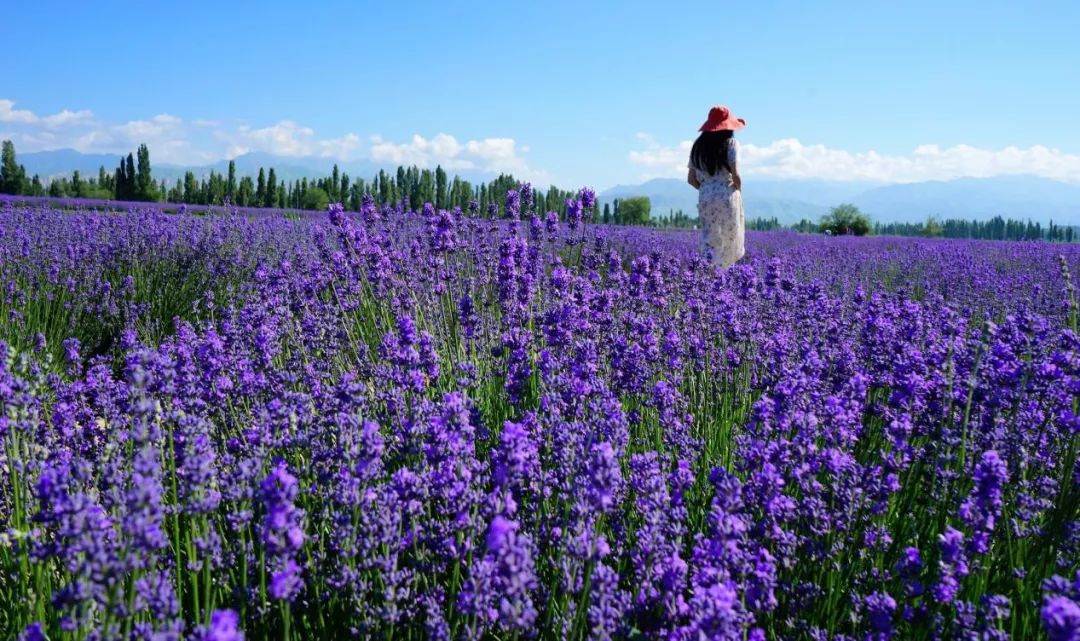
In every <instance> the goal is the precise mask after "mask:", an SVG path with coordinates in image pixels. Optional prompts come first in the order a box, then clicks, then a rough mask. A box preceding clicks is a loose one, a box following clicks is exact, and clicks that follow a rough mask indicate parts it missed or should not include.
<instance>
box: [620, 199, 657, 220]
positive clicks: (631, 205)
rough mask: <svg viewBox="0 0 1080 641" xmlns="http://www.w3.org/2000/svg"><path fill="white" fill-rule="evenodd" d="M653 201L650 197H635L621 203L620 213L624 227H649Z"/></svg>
mask: <svg viewBox="0 0 1080 641" xmlns="http://www.w3.org/2000/svg"><path fill="white" fill-rule="evenodd" d="M651 211H652V201H650V200H649V197H648V196H634V197H632V198H623V199H622V200H620V201H619V213H620V215H621V216H622V224H624V225H648V224H649V214H650V212H651Z"/></svg>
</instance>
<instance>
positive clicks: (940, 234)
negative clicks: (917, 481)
mask: <svg viewBox="0 0 1080 641" xmlns="http://www.w3.org/2000/svg"><path fill="white" fill-rule="evenodd" d="M874 233H875V234H889V235H892V236H925V237H928V238H976V239H982V240H1045V241H1050V242H1062V243H1071V242H1073V241H1074V240H1080V238H1078V237H1077V230H1076V228H1075V227H1073V226H1071V225H1065V226H1062V225H1056V224H1054V221H1050V224H1049V225H1048V226H1046V227H1043V226H1042V223H1040V222H1037V221H1032V220H1030V219H1029V220H1027V221H1023V220H1015V219H1012V218H1003V217H1001V216H994V217H993V218H991V219H990V220H985V221H982V220H959V219H955V218H950V219H946V220H940V219H938V218H937V217H936V216H931V217H929V218H927V219H926V222H923V223H888V224H880V223H878V224H875V225H874Z"/></svg>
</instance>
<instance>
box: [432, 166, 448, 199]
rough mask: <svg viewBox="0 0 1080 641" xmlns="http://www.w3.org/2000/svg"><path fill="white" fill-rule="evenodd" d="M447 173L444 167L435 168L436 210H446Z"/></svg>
mask: <svg viewBox="0 0 1080 641" xmlns="http://www.w3.org/2000/svg"><path fill="white" fill-rule="evenodd" d="M446 196H447V194H446V171H445V170H443V168H442V165H436V166H435V208H436V209H446V207H447V204H446Z"/></svg>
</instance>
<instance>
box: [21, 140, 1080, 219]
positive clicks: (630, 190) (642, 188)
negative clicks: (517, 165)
mask: <svg viewBox="0 0 1080 641" xmlns="http://www.w3.org/2000/svg"><path fill="white" fill-rule="evenodd" d="M119 160H120V155H119V154H84V153H81V152H78V151H74V150H72V149H60V150H53V151H39V152H30V153H20V154H19V155H18V161H19V163H20V164H23V165H25V167H26V170H27V172H28V173H29V174H31V175H33V174H38V175H40V176H41V177H42V178H46V179H47V178H52V177H57V176H70V175H71V172H72V171H74V170H76V169H78V170H79V172H80V173H82V174H83V176H85V177H88V178H89V177H93V176H96V175H97V172H98V168H99V167H102V166H103V167H105V169H106V171H109V172H112V171H113V169H115V167H116V165H117V163H118V162H119ZM234 160H235V162H236V171H237V174H238V175H240V176H244V175H252V176H253V175H255V174H257V173H258V171H259V168H260V167H264V168H269V167H273V168H274V172H275V174H276V175H277V177H278V179H279V180H282V181H290V182H291V181H293V180H299V179H301V178H309V179H310V178H318V177H323V176H326V175H328V174H329V173H330V171H331V168H332V167H333V165H334V163H335V161H334V160H332V159H328V158H319V157H315V156H309V157H291V156H290V157H287V156H277V155H274V154H267V153H259V152H254V153H248V154H243V155H241V156H237V157H236V158H235V159H234ZM337 165H338V167H339V169H340V170H341V171H342V172H345V173H348V174H349V175H350V176H353V177H362V178H365V179H370V178H371V177H372V176H374V175H375V174H376V173H378V171H379V170H380V169H386V170H387V171H391V170H393V169H395V167H390V166H387V165H385V164H383V163H379V162H376V161H373V160H370V159H362V160H354V161H347V162H338V163H337ZM211 170H213V171H216V172H218V173H221V174H224V173H226V172H227V171H228V161H225V160H222V161H218V162H215V163H212V164H208V165H199V166H184V165H172V164H166V163H154V164H153V171H154V177H155V178H156V179H158V180H161V179H164V180H165V181H166V182H168V183H169V184H172V183H173V182H175V181H176V179H177V178H182V177H183V176H184V174H185V173H186V172H188V171H191V172H193V173H194V174H195V175H196V177H199V178H202V177H205V176H207V175H209V173H210V171H211ZM451 173H457V174H458V175H459V176H461V177H462V178H464V179H466V180H470V181H472V182H474V183H476V182H479V181H486V180H491V179H492V178H494V177H495V175H494V174H492V173H490V172H483V171H479V170H471V171H470V170H464V171H457V170H455V171H452V172H451ZM598 196H599V200H600V201H601V202H602V203H610V202H611V201H612V200H614V199H615V198H625V197H628V196H648V197H649V198H650V200H651V201H652V211H653V215H654V216H663V215H667V214H668V213H669V212H670V211H676V210H680V209H681V210H682V211H683V212H684V213H686V214H688V215H690V216H691V217H693V216H695V215H696V214H697V192H696V191H694V189H693V188H691V187H690V186H689V185H687V184H686V181H684V180H680V179H674V178H657V179H653V180H649V181H647V182H644V183H641V184H634V185H618V186H615V187H612V188H610V189H607V190H604V191H602V192H600V194H599V195H598ZM743 199H744V204H745V208H746V216H747V217H748V218H777V219H778V220H779V221H780V222H781V223H782V224H785V225H787V224H792V223H796V222H798V221H799V220H801V219H803V218H806V219H810V220H817V219H819V218H820V217H821V216H823V215H825V214H826V213H828V212H829V209H830V208H832V207H834V206H836V205H838V204H840V203H845V202H849V203H852V204H854V205H856V206H858V207H859V208H860V209H861V210H862V211H864V212H866V213H867V214H869V215H870V216H871V217H872V218H873V219H874V220H876V221H879V222H922V221H925V220H926V218H927V216H930V215H936V216H938V217H939V218H942V219H944V218H962V219H969V220H972V219H973V220H986V219H988V218H991V217H993V216H997V215H1000V216H1003V217H1006V218H1018V219H1023V220H1026V219H1031V220H1034V221H1038V222H1041V223H1043V224H1046V223H1048V222H1050V221H1051V220H1053V221H1054V222H1055V223H1058V224H1073V225H1075V224H1080V184H1074V183H1067V182H1062V181H1057V180H1052V179H1049V178H1042V177H1038V176H1023V175H1009V176H996V177H992V178H957V179H955V180H947V181H926V182H915V183H894V184H885V183H872V182H864V181H825V180H780V179H758V178H754V177H752V176H751V177H748V178H746V179H745V180H744V181H743Z"/></svg>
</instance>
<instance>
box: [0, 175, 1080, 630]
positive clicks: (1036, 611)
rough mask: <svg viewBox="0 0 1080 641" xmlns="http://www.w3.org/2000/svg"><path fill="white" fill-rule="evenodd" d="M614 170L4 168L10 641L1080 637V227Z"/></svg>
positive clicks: (2, 504)
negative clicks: (92, 197)
mask: <svg viewBox="0 0 1080 641" xmlns="http://www.w3.org/2000/svg"><path fill="white" fill-rule="evenodd" d="M594 201H595V197H594V196H593V195H592V192H590V191H588V190H583V191H582V192H581V194H580V195H579V198H578V200H577V201H576V202H573V203H571V206H570V207H569V217H568V218H569V219H568V220H563V221H560V220H559V219H558V217H557V216H547V215H545V214H544V213H543V212H534V211H533V207H532V199H531V195H530V191H529V189H528V188H527V186H523V188H522V189H521V190H520V192H511V193H510V194H508V196H507V203H506V206H505V210H506V216H504V217H503V219H502V220H498V221H493V220H489V219H485V218H482V217H479V216H478V213H479V212H476V211H466V212H462V211H460V210H455V211H450V212H446V211H435V210H434V209H432V208H430V207H427V208H425V209H424V210H423V211H419V212H407V211H401V210H400V209H395V208H392V207H387V206H381V207H380V206H377V205H375V204H374V203H372V202H370V201H367V202H365V204H364V206H363V207H362V210H361V211H359V212H346V211H343V210H342V209H341V208H340V207H337V206H331V208H330V211H329V212H322V213H319V212H315V213H308V214H304V215H285V214H284V213H283V212H278V213H274V214H262V215H258V216H255V215H248V214H246V213H244V212H235V213H229V212H227V211H226V212H217V213H209V214H205V215H195V214H193V213H190V212H184V213H163V212H161V211H155V210H154V209H152V208H143V209H140V208H135V207H132V208H129V209H127V208H126V209H122V210H109V209H108V208H106V207H104V206H102V205H100V204H97V205H94V208H90V207H89V206H82V207H80V206H75V207H74V208H68V209H64V210H61V209H57V208H54V207H55V204H51V203H49V202H40V203H12V202H8V203H3V202H0V286H2V288H3V292H2V297H0V354H2V356H3V357H2V358H0V410H2V411H0V439H2V442H3V449H2V450H0V638H3V639H9V638H21V639H33V640H38V639H52V640H74V639H155V640H157V639H160V640H167V639H197V640H206V641H211V640H213V641H226V640H229V641H233V640H238V639H242V638H246V639H248V640H255V639H274V640H277V639H328V640H329V639H350V638H379V639H500V640H501V639H574V640H576V639H671V640H674V641H684V640H685V641H690V640H699V639H710V640H711V639H716V640H732V641H735V640H738V641H751V640H752V641H763V640H770V641H771V640H780V639H791V640H796V639H799V640H802V639H805V640H812V641H848V640H868V641H869V640H873V641H879V640H887V639H917V640H919V639H965V640H967V639H978V640H1002V639H1017V640H1023V639H1050V640H1052V641H1065V640H1069V641H1076V640H1077V639H1080V462H1078V461H1080V416H1078V414H1080V404H1078V401H1080V336H1078V334H1077V323H1078V313H1080V312H1078V309H1077V302H1076V297H1075V293H1074V287H1073V283H1072V281H1071V276H1070V274H1074V275H1075V274H1080V247H1078V246H1076V245H1060V244H1051V243H1004V242H978V241H942V240H919V239H898V238H888V237H880V238H829V237H824V236H808V235H799V234H794V233H791V232H770V233H757V234H754V233H751V234H750V236H749V238H748V246H749V255H748V257H747V258H746V259H745V260H744V261H743V262H740V263H739V264H737V265H736V266H734V267H733V268H731V269H730V270H728V271H726V272H721V271H717V270H715V269H713V268H711V267H709V266H708V265H707V264H706V263H705V262H703V260H702V259H701V257H700V254H699V244H698V243H699V239H698V236H697V235H695V234H694V233H692V232H662V231H655V230H649V229H645V228H628V227H627V228H622V227H614V226H609V225H605V226H593V225H590V224H589V223H588V220H589V219H590V217H591V216H592V215H593V213H594V212H593V209H594V206H595V202H594ZM75 205H77V203H76V204H75Z"/></svg>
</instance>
